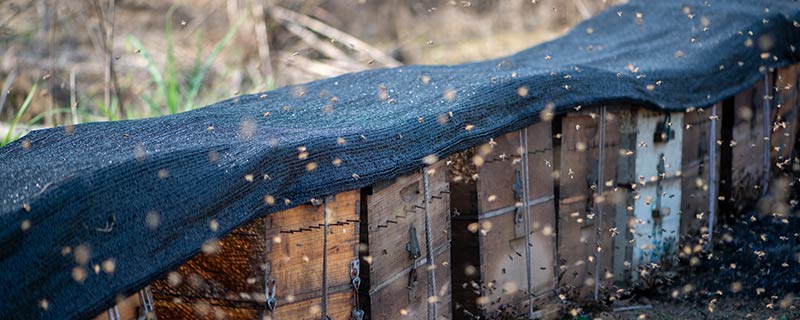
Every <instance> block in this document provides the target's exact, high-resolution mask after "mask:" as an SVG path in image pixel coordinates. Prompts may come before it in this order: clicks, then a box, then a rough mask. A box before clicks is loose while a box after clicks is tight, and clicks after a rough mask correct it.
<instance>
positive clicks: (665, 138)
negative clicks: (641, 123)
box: [653, 112, 675, 143]
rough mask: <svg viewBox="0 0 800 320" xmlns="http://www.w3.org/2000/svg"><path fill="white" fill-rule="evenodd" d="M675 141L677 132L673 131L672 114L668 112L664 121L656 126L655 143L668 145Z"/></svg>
mask: <svg viewBox="0 0 800 320" xmlns="http://www.w3.org/2000/svg"><path fill="white" fill-rule="evenodd" d="M672 139H675V130H672V114H671V113H669V112H667V113H666V114H665V115H664V121H661V122H659V123H657V124H656V131H655V132H654V133H653V142H655V143H659V142H660V143H667V142H669V141H670V140H672Z"/></svg>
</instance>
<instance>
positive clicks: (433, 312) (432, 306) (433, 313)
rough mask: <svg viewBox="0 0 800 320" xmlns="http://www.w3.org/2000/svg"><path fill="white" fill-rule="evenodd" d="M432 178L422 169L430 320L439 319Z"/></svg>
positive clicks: (425, 169) (426, 169)
mask: <svg viewBox="0 0 800 320" xmlns="http://www.w3.org/2000/svg"><path fill="white" fill-rule="evenodd" d="M429 180H430V178H429V177H428V167H425V168H423V169H422V181H423V188H424V189H425V204H424V208H425V251H426V255H427V256H428V259H427V260H428V299H427V303H428V320H436V318H438V314H437V313H438V312H437V311H438V310H437V304H436V303H437V301H436V299H432V298H433V297H435V296H436V269H435V268H436V263H435V262H434V259H433V237H432V235H431V215H430V202H431V190H430V181H429Z"/></svg>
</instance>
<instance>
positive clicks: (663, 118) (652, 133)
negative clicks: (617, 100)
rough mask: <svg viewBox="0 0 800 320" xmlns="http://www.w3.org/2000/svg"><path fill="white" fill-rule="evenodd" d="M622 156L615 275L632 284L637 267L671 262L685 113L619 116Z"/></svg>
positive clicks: (676, 233) (641, 112) (640, 110)
mask: <svg viewBox="0 0 800 320" xmlns="http://www.w3.org/2000/svg"><path fill="white" fill-rule="evenodd" d="M620 118H621V121H620V124H619V126H620V131H621V132H622V135H623V136H622V139H621V140H620V141H621V149H622V150H623V152H622V154H624V155H625V156H623V157H621V158H620V159H619V162H618V168H617V170H618V175H617V183H618V184H619V185H620V187H625V189H626V192H627V195H625V196H624V197H622V198H624V199H626V200H625V202H626V208H625V209H624V210H622V208H618V211H617V212H618V215H622V214H625V215H627V217H624V218H623V217H618V219H617V223H616V228H617V231H618V232H619V234H620V235H624V236H623V237H620V238H618V239H616V240H615V243H616V244H617V246H616V249H617V251H616V252H615V261H614V264H615V274H616V275H617V278H618V279H617V280H618V281H620V282H627V281H630V280H634V279H636V277H637V275H638V273H636V272H631V271H635V270H636V269H637V266H640V265H645V264H648V263H650V262H653V263H660V262H662V261H663V260H664V259H670V258H671V257H673V256H674V254H675V252H676V250H677V248H678V240H679V235H680V219H681V216H680V210H681V198H682V192H681V179H680V175H681V164H682V161H683V160H682V159H683V157H682V156H681V154H682V151H683V140H684V139H683V130H682V128H683V113H682V112H669V113H667V112H662V111H651V110H647V109H643V108H631V109H630V111H626V112H622V114H621V117H620Z"/></svg>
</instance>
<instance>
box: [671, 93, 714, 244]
mask: <svg viewBox="0 0 800 320" xmlns="http://www.w3.org/2000/svg"><path fill="white" fill-rule="evenodd" d="M717 114H718V115H721V114H722V106H721V105H719V106H717ZM711 117H712V110H711V107H708V108H705V109H702V108H700V109H694V110H691V111H687V112H685V113H684V116H683V119H684V126H683V149H682V157H683V160H682V161H681V191H682V192H681V195H682V198H681V236H682V237H687V236H690V235H691V236H692V237H690V238H694V237H695V236H696V235H698V234H699V232H700V230H701V229H703V228H705V227H707V224H708V214H709V212H708V209H709V207H708V206H709V199H708V197H709V189H710V185H711V184H713V183H716V182H712V181H709V175H708V173H709V170H710V166H711V165H714V166H716V172H717V179H719V175H720V174H719V172H720V170H719V159H720V158H719V157H720V153H719V152H717V153H716V157H715V158H714V160H713V161H711V157H710V156H711V154H712V152H713V151H714V150H713V149H711V148H710V147H709V137H710V136H711V130H712V129H711ZM720 118H721V117H718V118H717V119H718V120H717V121H716V122H715V123H716V127H715V128H714V130H716V137H717V139H718V140H719V139H720V137H721V129H722V121H720V120H719V119H720ZM715 145H716V142H715ZM717 181H718V180H717Z"/></svg>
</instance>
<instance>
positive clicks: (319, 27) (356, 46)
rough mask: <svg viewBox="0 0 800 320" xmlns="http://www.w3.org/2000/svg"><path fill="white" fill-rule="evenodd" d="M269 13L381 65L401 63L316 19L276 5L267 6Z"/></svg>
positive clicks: (393, 65)
mask: <svg viewBox="0 0 800 320" xmlns="http://www.w3.org/2000/svg"><path fill="white" fill-rule="evenodd" d="M269 13H270V15H272V17H273V18H275V19H278V20H283V21H289V22H292V23H295V24H298V25H301V26H303V27H305V28H308V29H310V30H312V31H314V32H316V33H319V34H322V35H325V36H326V37H328V38H330V39H331V40H333V41H339V42H342V43H345V44H347V45H348V46H349V47H350V48H352V49H353V50H356V51H360V52H363V53H365V54H366V55H368V56H369V57H370V58H372V59H374V60H375V61H376V62H378V63H380V64H381V65H384V66H387V67H396V66H400V65H401V64H400V62H398V61H397V60H395V59H394V58H392V57H390V56H389V55H387V54H385V53H383V51H381V50H378V49H377V48H375V47H373V46H371V45H369V44H367V43H366V42H364V41H361V40H360V39H358V38H356V37H354V36H351V35H349V34H347V33H345V32H344V31H341V30H339V29H336V28H334V27H331V26H329V25H327V24H325V23H323V22H322V21H319V20H317V19H314V18H311V17H309V16H306V15H303V14H300V13H297V12H294V11H291V10H289V9H285V8H282V7H278V6H271V7H269Z"/></svg>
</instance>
